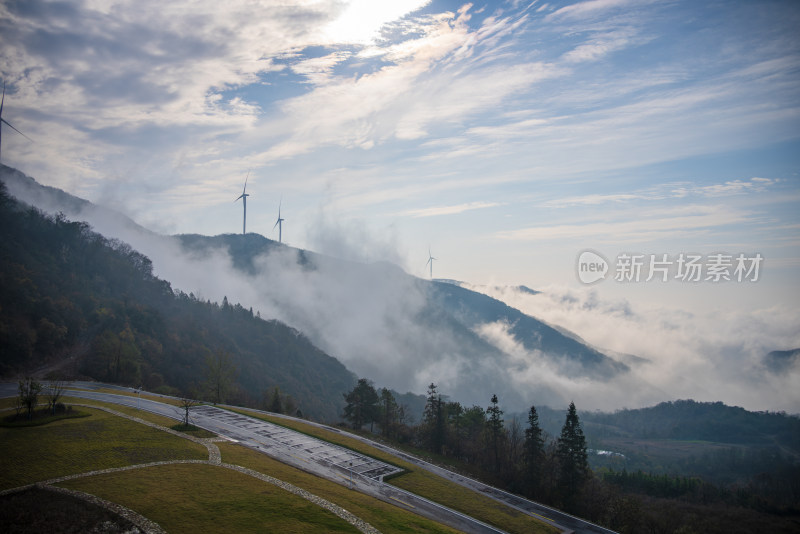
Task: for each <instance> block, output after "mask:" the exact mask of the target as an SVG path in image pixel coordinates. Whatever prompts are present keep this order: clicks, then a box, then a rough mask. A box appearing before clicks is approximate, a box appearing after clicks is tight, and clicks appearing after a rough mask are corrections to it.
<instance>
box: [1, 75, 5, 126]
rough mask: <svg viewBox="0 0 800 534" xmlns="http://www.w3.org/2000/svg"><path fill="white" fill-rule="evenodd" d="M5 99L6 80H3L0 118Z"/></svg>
mask: <svg viewBox="0 0 800 534" xmlns="http://www.w3.org/2000/svg"><path fill="white" fill-rule="evenodd" d="M5 101H6V81H5V80H3V99H2V100H0V119H2V118H3V104H4V103H5Z"/></svg>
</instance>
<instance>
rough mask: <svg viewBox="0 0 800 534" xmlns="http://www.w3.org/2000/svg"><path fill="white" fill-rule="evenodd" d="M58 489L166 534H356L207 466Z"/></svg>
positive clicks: (326, 515)
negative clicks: (129, 514) (89, 497)
mask: <svg viewBox="0 0 800 534" xmlns="http://www.w3.org/2000/svg"><path fill="white" fill-rule="evenodd" d="M59 485H60V486H63V487H67V488H71V489H76V490H80V491H85V492H88V493H92V494H94V495H97V496H99V497H101V498H103V499H107V500H109V501H113V502H116V503H119V504H121V505H123V506H126V507H128V508H131V509H132V510H135V511H136V512H138V513H140V514H142V515H144V516H145V517H147V518H149V519H151V520H153V521H155V522H157V523H158V524H159V525H161V527H162V528H164V530H166V531H167V532H169V533H170V534H180V533H192V534H193V533H197V532H215V533H241V532H281V533H295V532H358V530H356V529H355V527H353V526H352V525H350V524H349V523H347V522H346V521H344V520H343V519H341V518H339V517H337V516H336V515H334V514H333V513H331V512H329V511H327V510H325V509H323V508H320V507H319V506H317V505H315V504H313V503H311V502H309V501H307V500H305V499H303V498H302V497H298V496H296V495H294V494H292V493H289V492H287V491H285V490H283V489H281V488H278V487H276V486H273V485H272V484H268V483H265V482H262V481H261V480H258V479H256V478H253V477H250V476H247V475H245V474H242V473H239V472H236V471H233V470H230V469H226V468H224V467H218V466H212V465H205V464H194V465H191V464H190V465H186V464H178V465H162V466H154V467H147V468H143V469H136V470H134V471H123V472H117V473H108V474H103V475H96V476H92V477H86V478H79V479H75V480H70V481H67V482H63V483H61V484H59Z"/></svg>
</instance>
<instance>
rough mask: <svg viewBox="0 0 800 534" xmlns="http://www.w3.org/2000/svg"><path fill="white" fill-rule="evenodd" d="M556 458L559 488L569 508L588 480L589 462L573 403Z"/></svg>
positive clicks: (560, 438) (570, 406)
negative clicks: (558, 471)
mask: <svg viewBox="0 0 800 534" xmlns="http://www.w3.org/2000/svg"><path fill="white" fill-rule="evenodd" d="M556 456H557V457H558V462H559V468H560V469H559V470H560V473H559V474H560V477H559V487H560V489H561V494H562V497H563V499H564V502H565V504H566V506H567V507H568V508H571V507H572V505H573V504H574V502H575V501H576V498H577V495H578V493H579V491H580V489H581V487H582V486H583V483H584V482H586V481H587V480H588V479H589V476H590V471H589V462H588V459H587V454H586V437H585V436H584V435H583V430H582V429H581V422H580V420H579V419H578V413H577V411H576V410H575V403H574V402H570V403H569V410H568V411H567V418H566V421H564V426H563V428H562V429H561V436H560V437H559V438H558V443H557V448H556Z"/></svg>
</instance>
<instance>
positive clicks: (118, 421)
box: [0, 408, 208, 489]
mask: <svg viewBox="0 0 800 534" xmlns="http://www.w3.org/2000/svg"><path fill="white" fill-rule="evenodd" d="M80 410H81V411H85V412H87V413H89V414H90V416H89V417H85V418H80V419H64V420H60V421H54V422H52V423H48V424H46V425H42V426H34V427H21V428H0V444H2V454H0V489H9V488H14V487H17V486H23V485H25V484H30V483H33V482H39V481H44V480H48V479H51V478H56V477H60V476H65V475H71V474H76V473H83V472H86V471H94V470H98V469H107V468H109V467H122V466H126V465H133V464H140V463H147V462H156V461H164V460H207V459H208V450H207V449H206V448H205V447H204V446H202V445H200V444H197V443H193V442H191V441H189V440H186V439H182V438H180V437H178V436H174V435H172V434H168V433H166V432H163V431H161V430H157V429H155V428H151V427H148V426H145V425H141V424H139V423H135V422H133V421H129V420H127V419H123V418H121V417H117V416H115V415H111V414H109V413H106V412H104V411H101V410H94V409H91V408H80Z"/></svg>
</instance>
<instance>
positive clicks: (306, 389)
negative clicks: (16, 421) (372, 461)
mask: <svg viewBox="0 0 800 534" xmlns="http://www.w3.org/2000/svg"><path fill="white" fill-rule="evenodd" d="M0 228H2V240H0V376H3V377H5V378H10V377H12V376H15V375H16V374H18V373H27V372H30V371H31V370H32V369H34V368H36V367H39V366H42V365H47V366H48V367H50V368H51V369H54V370H59V371H60V372H63V373H67V374H71V375H72V376H76V375H78V376H88V377H90V378H95V379H98V380H105V381H112V382H115V383H119V384H124V385H129V386H144V387H145V389H147V390H151V391H153V390H154V391H162V392H165V393H173V392H176V391H177V390H182V391H186V392H191V391H192V390H195V389H197V388H201V387H202V384H203V382H204V381H206V380H207V379H208V378H209V372H208V368H209V362H210V361H213V359H214V358H219V359H221V360H223V361H224V360H225V359H227V358H229V359H230V362H231V364H232V367H231V377H232V382H231V383H230V388H229V389H230V391H229V394H228V395H227V400H230V401H236V402H240V403H248V404H251V405H257V404H258V403H259V400H260V398H261V396H262V395H263V394H264V393H265V392H266V391H267V390H268V389H269V388H271V387H274V386H279V387H280V389H281V391H282V392H283V393H284V394H288V395H290V396H291V397H292V399H293V400H294V402H295V403H296V404H297V405H298V406H299V408H300V409H301V410H302V411H303V413H304V414H306V415H309V416H312V417H314V418H316V419H320V420H325V421H337V420H338V418H339V415H340V414H339V412H340V409H341V407H342V406H343V397H342V394H343V393H344V392H346V391H348V390H350V389H351V388H352V386H353V384H355V381H356V376H355V375H354V374H353V373H351V372H350V371H348V370H347V369H346V368H345V367H344V366H343V365H342V364H341V363H340V362H339V361H338V360H336V359H335V358H333V357H331V356H329V355H327V354H325V353H324V352H323V351H321V350H320V349H318V348H317V347H315V346H314V345H313V344H312V343H311V341H310V340H309V339H308V338H306V337H305V336H303V335H302V334H301V333H300V332H298V331H297V330H295V329H293V328H290V327H289V326H287V325H285V324H282V323H280V322H278V321H275V320H262V319H261V318H259V317H258V316H257V314H254V313H253V311H252V310H247V309H245V308H243V307H242V306H241V305H239V304H229V303H228V302H227V300H224V301H223V303H222V305H219V304H216V303H211V302H210V301H202V300H200V299H198V298H196V297H195V296H194V295H187V294H185V293H183V292H181V291H174V290H173V289H172V287H171V285H170V284H169V282H167V281H165V280H162V279H159V278H158V277H156V276H154V275H153V269H152V263H151V262H150V260H149V259H148V258H147V257H145V256H143V255H142V254H140V253H139V252H137V251H135V250H133V249H132V248H131V247H130V246H128V245H127V244H125V243H122V242H120V241H117V240H109V239H107V238H105V237H103V236H101V235H99V234H97V233H95V232H93V231H91V229H90V228H89V226H88V225H87V224H86V223H81V222H71V221H69V220H67V219H66V218H64V217H63V216H55V217H48V216H45V215H44V214H42V213H41V212H39V211H38V210H36V209H34V208H28V207H25V206H23V205H22V204H20V203H19V202H17V201H16V200H14V199H13V198H11V197H10V196H9V195H8V194H7V193H6V191H5V186H4V185H2V184H0Z"/></svg>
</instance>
